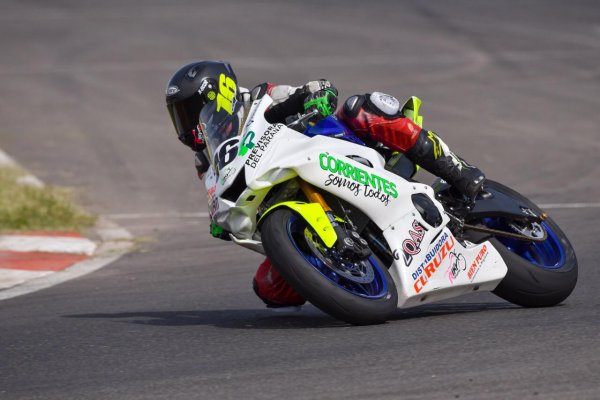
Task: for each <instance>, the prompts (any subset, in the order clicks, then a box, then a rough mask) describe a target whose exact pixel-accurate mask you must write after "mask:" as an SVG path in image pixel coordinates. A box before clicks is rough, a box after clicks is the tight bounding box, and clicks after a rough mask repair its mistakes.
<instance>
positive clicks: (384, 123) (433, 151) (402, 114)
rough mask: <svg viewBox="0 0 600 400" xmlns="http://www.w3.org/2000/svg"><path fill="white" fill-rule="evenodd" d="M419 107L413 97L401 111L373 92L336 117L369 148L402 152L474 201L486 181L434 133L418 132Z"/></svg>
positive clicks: (350, 101)
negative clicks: (379, 145) (383, 148)
mask: <svg viewBox="0 0 600 400" xmlns="http://www.w3.org/2000/svg"><path fill="white" fill-rule="evenodd" d="M419 106H420V100H419V99H418V98H415V97H413V98H411V99H409V101H408V102H407V103H406V104H405V105H404V107H401V106H400V102H399V101H398V99H396V98H395V97H393V96H390V95H388V94H384V93H380V92H373V93H370V94H369V93H367V94H364V95H354V96H351V97H349V98H348V100H346V102H345V103H344V106H343V107H342V108H341V109H340V110H339V111H338V112H337V117H338V119H340V120H341V121H343V122H344V123H345V124H346V125H348V127H349V128H350V129H351V130H352V131H353V132H354V133H355V134H356V135H358V136H359V137H361V138H362V139H363V140H364V141H365V142H366V143H367V144H368V145H369V146H373V147H374V146H376V145H377V143H381V144H383V145H384V146H386V147H388V148H389V149H390V150H392V151H399V152H402V153H404V154H405V155H406V156H407V158H408V159H409V160H411V161H412V162H414V163H416V164H418V165H419V166H421V167H423V168H425V169H426V170H427V171H429V172H431V173H433V174H435V175H437V176H439V177H440V178H442V179H444V180H445V181H446V182H448V183H449V184H450V185H452V186H453V187H455V188H456V189H457V190H458V191H459V192H461V193H462V194H464V195H465V196H467V197H468V198H470V199H473V198H475V196H476V195H477V193H478V192H479V191H480V190H481V187H482V185H483V182H484V181H485V176H484V174H483V172H481V171H480V170H479V169H478V168H476V167H473V166H471V165H469V164H467V163H466V162H465V161H464V160H462V159H460V158H459V157H457V156H456V155H455V154H454V153H452V152H451V151H450V149H448V146H447V145H446V144H445V143H444V142H443V141H442V140H441V139H440V138H439V137H438V136H437V135H436V134H435V133H433V132H431V131H426V130H424V129H422V128H421V125H420V124H422V121H423V118H422V117H421V116H419V115H418V108H419ZM415 121H417V122H415Z"/></svg>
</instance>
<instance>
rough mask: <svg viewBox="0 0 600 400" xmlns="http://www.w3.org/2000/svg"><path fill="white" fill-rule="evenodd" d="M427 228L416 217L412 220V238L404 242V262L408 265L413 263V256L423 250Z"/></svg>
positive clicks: (410, 232)
mask: <svg viewBox="0 0 600 400" xmlns="http://www.w3.org/2000/svg"><path fill="white" fill-rule="evenodd" d="M425 232H427V229H426V228H425V227H424V226H423V225H421V223H420V222H419V221H417V220H416V219H415V220H414V221H413V222H412V229H410V230H409V231H408V235H409V236H410V239H405V240H404V241H403V242H402V255H403V257H404V263H405V264H406V266H407V267H408V266H409V265H410V263H412V260H413V256H414V255H416V254H419V253H420V252H421V242H422V241H423V236H425Z"/></svg>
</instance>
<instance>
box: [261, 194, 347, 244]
mask: <svg viewBox="0 0 600 400" xmlns="http://www.w3.org/2000/svg"><path fill="white" fill-rule="evenodd" d="M280 207H286V208H289V209H290V210H292V211H295V212H296V213H297V214H300V216H301V217H302V218H304V220H305V221H306V222H308V224H309V225H310V226H311V228H313V229H314V231H315V232H316V233H317V235H319V237H320V238H321V240H322V241H323V243H325V246H327V247H329V248H331V247H332V246H333V245H334V244H335V241H336V240H337V234H336V233H335V231H334V230H333V226H332V225H331V222H329V218H327V214H325V211H323V207H321V205H320V204H319V203H301V202H298V201H284V202H283V203H279V204H275V205H274V206H272V207H270V208H269V209H268V210H267V211H265V212H264V213H263V215H262V216H261V217H260V220H259V221H258V223H259V224H260V223H261V222H262V220H263V219H264V218H265V217H266V216H267V215H269V214H270V213H271V211H273V210H275V209H277V208H280Z"/></svg>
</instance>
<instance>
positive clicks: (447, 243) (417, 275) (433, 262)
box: [412, 232, 455, 293]
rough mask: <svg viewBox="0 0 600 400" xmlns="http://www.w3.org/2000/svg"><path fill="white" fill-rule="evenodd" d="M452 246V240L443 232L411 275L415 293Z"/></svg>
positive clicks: (420, 288)
mask: <svg viewBox="0 0 600 400" xmlns="http://www.w3.org/2000/svg"><path fill="white" fill-rule="evenodd" d="M448 238H450V240H448ZM454 244H455V242H454V238H453V237H452V236H449V235H448V233H446V232H444V234H443V235H442V237H441V238H440V239H439V240H438V242H437V243H436V244H435V246H434V247H433V249H432V250H431V251H430V252H429V253H428V254H427V255H426V259H425V261H424V262H423V263H422V264H421V265H420V266H419V267H418V268H417V269H416V271H415V272H413V274H412V278H413V279H414V280H415V283H414V285H413V287H414V289H415V292H416V293H419V292H420V291H421V290H423V288H424V287H425V285H427V282H429V279H430V278H431V277H432V276H433V274H434V273H435V272H436V271H437V269H438V268H439V267H440V265H441V264H442V262H443V261H444V260H445V259H446V257H448V255H449V254H450V252H451V250H452V249H453V248H454Z"/></svg>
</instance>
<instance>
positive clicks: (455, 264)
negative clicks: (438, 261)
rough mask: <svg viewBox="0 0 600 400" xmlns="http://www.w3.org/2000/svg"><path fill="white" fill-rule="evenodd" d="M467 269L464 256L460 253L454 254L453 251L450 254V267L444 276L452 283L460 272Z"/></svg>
mask: <svg viewBox="0 0 600 400" xmlns="http://www.w3.org/2000/svg"><path fill="white" fill-rule="evenodd" d="M466 269H467V260H466V259H465V256H464V255H462V254H461V253H456V252H455V251H451V252H450V267H449V268H448V270H447V271H446V275H448V280H449V281H450V283H454V280H455V279H456V278H457V277H458V275H459V274H460V271H464V270H466Z"/></svg>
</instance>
